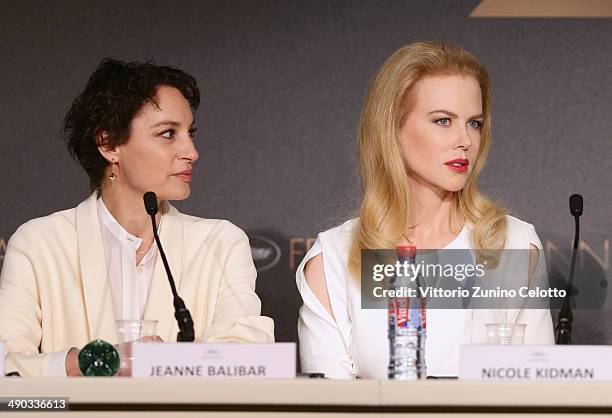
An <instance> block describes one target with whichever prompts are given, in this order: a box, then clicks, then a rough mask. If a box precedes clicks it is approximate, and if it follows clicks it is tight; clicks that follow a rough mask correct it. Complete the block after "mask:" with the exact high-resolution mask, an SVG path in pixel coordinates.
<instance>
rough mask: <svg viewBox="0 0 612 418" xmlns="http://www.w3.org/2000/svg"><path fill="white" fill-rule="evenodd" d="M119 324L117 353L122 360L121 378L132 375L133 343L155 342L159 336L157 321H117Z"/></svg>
mask: <svg viewBox="0 0 612 418" xmlns="http://www.w3.org/2000/svg"><path fill="white" fill-rule="evenodd" d="M115 322H116V324H117V337H118V343H119V344H118V345H117V351H119V356H120V358H121V364H120V366H119V375H120V376H131V375H132V361H133V360H134V357H133V355H132V344H131V343H132V342H134V341H147V340H149V341H155V336H156V335H157V321H154V320H147V319H129V320H120V321H115Z"/></svg>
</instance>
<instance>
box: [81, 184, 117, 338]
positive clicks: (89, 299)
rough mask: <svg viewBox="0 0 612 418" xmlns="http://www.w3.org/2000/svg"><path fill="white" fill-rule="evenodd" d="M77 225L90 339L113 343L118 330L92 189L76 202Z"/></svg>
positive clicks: (95, 201)
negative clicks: (84, 198)
mask: <svg viewBox="0 0 612 418" xmlns="http://www.w3.org/2000/svg"><path fill="white" fill-rule="evenodd" d="M76 229H77V241H78V248H79V265H80V267H81V280H82V282H83V296H84V299H85V310H86V313H87V323H88V326H89V339H90V341H91V340H94V339H96V338H100V339H102V340H104V341H108V342H110V343H114V342H116V341H117V331H116V328H115V316H114V313H113V300H112V294H111V290H110V284H109V281H108V278H107V276H108V274H107V271H106V258H105V252H104V243H103V242H102V233H101V232H100V221H99V219H98V206H97V197H96V193H95V192H94V193H93V194H92V195H91V196H90V197H89V199H87V200H86V201H84V202H82V203H81V204H80V205H79V206H77V209H76Z"/></svg>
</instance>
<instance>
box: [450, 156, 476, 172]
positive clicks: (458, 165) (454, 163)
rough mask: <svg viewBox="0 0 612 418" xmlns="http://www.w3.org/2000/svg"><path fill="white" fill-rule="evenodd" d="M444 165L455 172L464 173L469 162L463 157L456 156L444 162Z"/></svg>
mask: <svg viewBox="0 0 612 418" xmlns="http://www.w3.org/2000/svg"><path fill="white" fill-rule="evenodd" d="M444 165H446V166H447V167H448V168H450V169H451V170H453V171H455V172H457V173H465V172H466V171H467V170H468V167H469V166H470V162H469V161H468V160H466V159H465V158H456V159H454V160H450V161H447V162H445V163H444Z"/></svg>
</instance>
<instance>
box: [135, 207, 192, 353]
mask: <svg viewBox="0 0 612 418" xmlns="http://www.w3.org/2000/svg"><path fill="white" fill-rule="evenodd" d="M162 215H163V219H162V223H161V231H160V232H159V239H160V241H161V244H162V246H163V247H164V253H165V254H166V258H167V259H168V265H169V266H170V271H171V272H172V277H173V278H174V283H175V285H176V289H177V291H179V294H180V283H181V277H182V264H183V263H182V258H181V256H182V254H183V224H182V222H181V221H180V219H179V212H178V211H177V210H176V209H175V208H174V207H173V206H172V205H170V204H169V203H167V202H163V204H162ZM143 319H153V320H157V321H158V323H157V334H158V335H159V336H160V337H162V338H163V340H164V341H176V334H177V332H178V326H177V324H176V320H175V318H174V303H173V297H172V290H171V289H170V283H169V281H168V277H167V275H166V270H165V269H164V263H163V261H162V259H161V255H160V252H159V249H158V251H157V256H156V258H155V267H154V272H153V279H152V280H151V288H150V289H149V297H148V298H147V305H146V308H145V313H144V318H143Z"/></svg>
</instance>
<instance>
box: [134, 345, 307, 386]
mask: <svg viewBox="0 0 612 418" xmlns="http://www.w3.org/2000/svg"><path fill="white" fill-rule="evenodd" d="M295 352H296V348H295V343H275V344H239V343H215V344H206V343H132V353H133V356H134V360H133V361H132V377H149V378H160V377H161V378H168V377H178V378H196V379H227V378H240V379H290V378H294V377H295V365H296V363H295V356H296V354H295Z"/></svg>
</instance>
